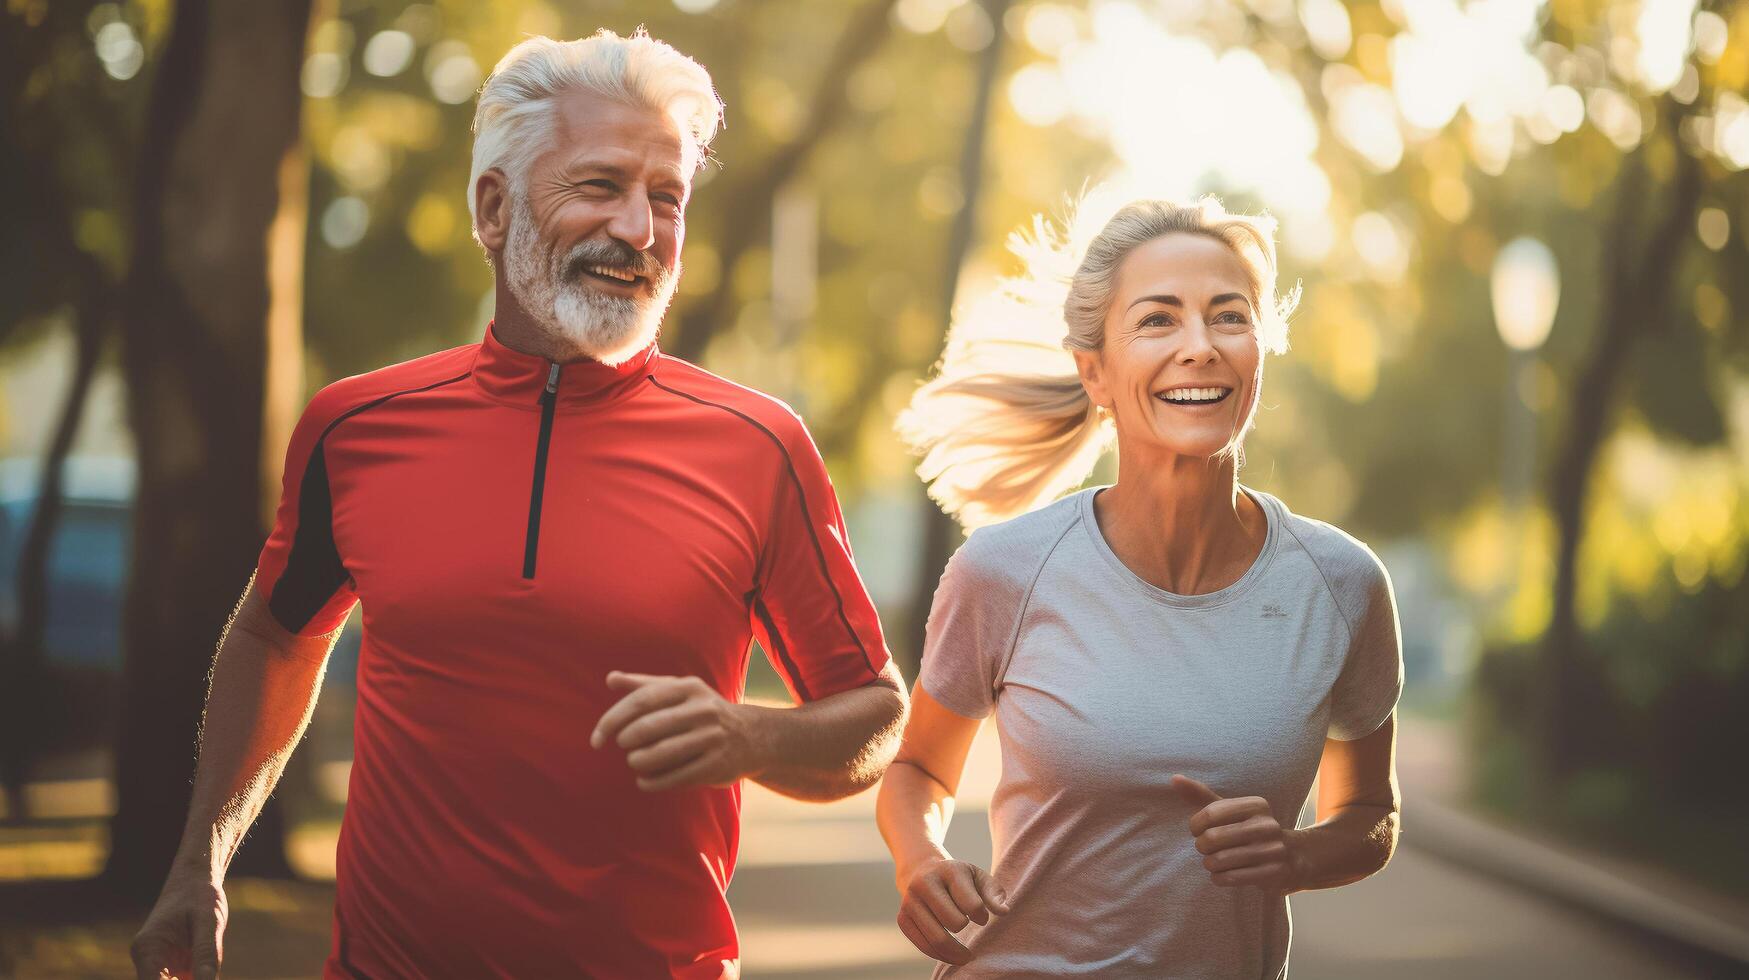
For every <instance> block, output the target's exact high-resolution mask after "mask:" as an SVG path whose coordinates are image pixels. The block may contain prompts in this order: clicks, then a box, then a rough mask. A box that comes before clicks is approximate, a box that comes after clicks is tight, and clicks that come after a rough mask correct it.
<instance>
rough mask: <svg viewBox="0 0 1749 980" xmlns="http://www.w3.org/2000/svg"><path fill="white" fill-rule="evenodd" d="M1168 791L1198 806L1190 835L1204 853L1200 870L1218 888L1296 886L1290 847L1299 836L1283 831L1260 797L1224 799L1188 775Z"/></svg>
mask: <svg viewBox="0 0 1749 980" xmlns="http://www.w3.org/2000/svg"><path fill="white" fill-rule="evenodd" d="M1172 788H1173V789H1174V790H1176V791H1178V792H1179V793H1181V794H1182V795H1183V796H1184V798H1185V799H1187V800H1189V801H1190V802H1191V803H1194V804H1199V805H1201V807H1202V809H1200V810H1198V811H1197V812H1196V813H1195V814H1194V815H1193V816H1191V818H1190V833H1191V836H1193V837H1195V838H1196V849H1197V850H1198V851H1201V852H1202V855H1203V858H1202V865H1203V867H1205V868H1207V869H1208V872H1209V880H1210V881H1213V882H1214V883H1215V884H1217V885H1222V886H1225V887H1233V886H1237V885H1258V886H1261V887H1263V888H1267V889H1270V890H1272V891H1278V892H1282V893H1284V894H1285V893H1287V892H1291V891H1294V890H1295V889H1296V887H1297V884H1296V880H1297V864H1296V861H1295V853H1294V847H1295V843H1296V836H1295V835H1296V834H1297V831H1293V830H1283V829H1282V826H1281V824H1280V823H1279V822H1277V821H1276V819H1275V815H1274V814H1272V813H1271V812H1270V810H1269V801H1268V800H1265V799H1264V798H1263V797H1261V796H1239V797H1234V798H1233V799H1223V798H1222V797H1221V795H1220V794H1219V793H1216V792H1215V791H1214V790H1212V789H1209V788H1208V787H1207V786H1205V785H1203V784H1202V783H1199V782H1197V781H1196V780H1194V779H1191V778H1190V777H1189V776H1182V775H1179V776H1173V777H1172Z"/></svg>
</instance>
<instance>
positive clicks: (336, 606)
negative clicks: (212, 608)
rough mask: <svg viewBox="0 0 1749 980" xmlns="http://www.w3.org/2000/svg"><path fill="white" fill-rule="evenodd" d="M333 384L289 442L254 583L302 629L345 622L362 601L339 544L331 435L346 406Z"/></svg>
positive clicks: (324, 629) (312, 631)
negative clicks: (329, 451)
mask: <svg viewBox="0 0 1749 980" xmlns="http://www.w3.org/2000/svg"><path fill="white" fill-rule="evenodd" d="M337 401H338V397H337V396H336V394H335V393H334V390H333V388H332V387H330V388H327V389H324V390H323V391H321V392H319V393H318V394H317V395H316V397H315V398H314V399H313V400H311V402H310V404H309V406H308V407H306V408H305V409H304V413H303V415H302V416H301V417H299V419H298V424H297V427H296V428H294V429H293V430H292V437H291V443H290V445H288V446H287V447H286V454H285V475H284V478H283V481H282V483H281V486H280V497H279V509H278V510H277V511H276V512H275V516H274V521H273V531H272V533H270V534H269V535H268V537H267V543H266V544H265V545H263V546H262V549H261V556H260V558H259V559H258V560H257V561H256V565H255V585H254V588H255V591H256V592H257V593H258V594H260V595H261V596H262V598H264V599H266V600H267V608H268V609H269V610H271V611H272V613H273V617H274V618H275V619H276V620H278V621H279V624H280V625H281V626H283V627H285V628H286V630H287V631H289V632H291V633H296V634H298V635H301V636H321V635H324V634H327V633H332V632H334V631H335V630H337V629H339V628H340V627H341V626H343V625H345V623H346V617H347V616H348V615H349V614H350V613H351V612H352V607H353V605H355V604H356V603H357V601H358V599H357V596H356V595H355V594H354V592H353V588H352V577H351V575H350V574H349V573H348V572H347V571H346V566H345V564H344V563H343V562H342V561H341V558H340V553H339V550H338V549H337V548H336V546H335V544H334V501H333V497H332V496H331V494H330V492H329V482H328V460H327V454H326V442H327V435H328V432H329V431H330V429H331V427H332V423H333V422H334V420H335V419H336V418H338V417H341V415H342V413H343V408H342V407H341V406H340V405H338V404H336V403H337Z"/></svg>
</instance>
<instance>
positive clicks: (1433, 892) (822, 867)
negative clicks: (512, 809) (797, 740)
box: [729, 735, 1707, 980]
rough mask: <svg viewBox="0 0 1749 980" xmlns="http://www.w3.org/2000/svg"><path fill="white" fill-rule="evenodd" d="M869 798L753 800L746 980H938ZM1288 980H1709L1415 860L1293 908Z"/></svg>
mask: <svg viewBox="0 0 1749 980" xmlns="http://www.w3.org/2000/svg"><path fill="white" fill-rule="evenodd" d="M995 767H996V760H995V757H994V744H993V742H992V741H991V740H990V739H989V738H987V737H986V736H984V735H980V743H979V746H978V748H977V749H975V750H974V756H973V759H972V761H971V763H970V764H969V765H968V775H967V785H966V787H965V791H964V793H963V794H962V795H963V799H964V801H965V804H966V806H967V808H966V809H965V810H964V811H962V812H961V813H960V814H958V816H957V817H956V819H955V821H954V825H953V830H952V835H951V837H950V839H949V846H950V849H951V850H953V852H954V853H955V855H956V856H960V857H963V858H966V859H968V860H973V861H978V862H980V863H983V864H984V866H986V867H988V862H989V857H990V838H989V832H988V824H987V822H986V813H985V811H984V810H983V809H982V808H981V807H982V802H981V801H982V800H983V799H987V798H988V797H987V794H988V791H989V788H990V783H991V781H992V780H993V778H994V773H995ZM873 811H874V799H873V794H872V793H870V794H865V795H864V796H861V797H856V798H853V799H850V800H845V801H842V802H840V803H835V804H831V805H829V806H811V805H807V804H800V803H795V802H792V801H789V800H785V799H782V798H780V797H777V796H775V795H773V794H770V793H768V792H766V791H764V790H761V789H760V788H758V787H756V786H751V785H750V786H749V787H748V789H747V796H746V798H745V814H746V819H745V822H744V824H743V826H744V831H743V844H742V852H741V859H740V866H739V870H738V871H737V872H736V875H735V882H734V885H733V886H732V888H731V890H730V893H729V898H730V901H731V903H732V904H733V905H734V908H735V915H736V919H737V921H738V923H739V924H740V927H741V935H742V943H743V957H744V958H743V961H742V962H743V975H744V976H745V977H746V978H748V980H761V978H765V977H772V978H794V980H799V978H804V977H819V978H828V977H831V978H844V980H875V978H880V980H888V978H893V980H897V978H916V977H924V976H927V975H928V971H929V968H930V967H929V961H927V960H926V959H925V958H924V957H923V956H922V955H921V954H920V953H918V952H917V951H916V950H915V949H914V948H912V946H911V944H910V943H909V942H907V941H906V940H905V938H904V936H903V935H901V934H900V933H899V931H898V928H897V927H896V926H894V925H893V915H894V913H895V912H896V911H897V908H898V900H897V896H896V894H895V892H894V890H893V883H892V871H891V866H890V864H889V863H888V861H887V856H886V850H885V848H884V847H883V846H882V844H881V840H880V836H879V834H878V833H877V832H876V830H875V828H874V818H873ZM1292 907H1293V914H1294V941H1293V951H1292V954H1291V956H1292V958H1291V960H1290V964H1291V975H1292V977H1293V978H1294V980H1326V978H1328V980H1337V978H1341V980H1371V978H1379V980H1383V978H1405V977H1413V978H1416V980H1446V978H1450V980H1459V978H1462V980H1471V978H1490V980H1512V978H1518V977H1524V978H1533V977H1534V978H1546V977H1587V978H1593V980H1611V978H1623V980H1627V978H1633V980H1662V978H1686V977H1703V976H1706V975H1707V974H1705V973H1704V972H1699V971H1697V970H1695V969H1693V968H1684V967H1683V966H1680V965H1678V964H1676V963H1673V962H1670V958H1669V957H1668V956H1666V955H1663V951H1660V950H1657V949H1653V948H1651V947H1649V946H1647V945H1645V944H1644V943H1642V942H1641V941H1640V940H1639V939H1638V938H1637V937H1635V936H1633V935H1629V934H1624V933H1623V932H1622V931H1621V930H1619V929H1616V928H1614V927H1611V926H1609V925H1607V924H1604V923H1601V922H1599V921H1597V920H1595V919H1593V918H1592V917H1590V916H1589V915H1587V914H1584V913H1582V912H1579V911H1576V910H1573V909H1570V908H1568V907H1566V906H1563V905H1560V904H1558V903H1555V902H1553V901H1550V900H1547V899H1543V898H1541V897H1538V896H1535V895H1530V894H1526V893H1524V892H1522V891H1520V890H1518V889H1515V888H1513V887H1511V886H1509V885H1505V884H1502V883H1499V882H1497V881H1496V880H1495V879H1492V878H1489V877H1484V876H1482V875H1479V874H1477V873H1475V872H1472V871H1469V870H1466V869H1464V868H1461V867H1457V866H1454V865H1452V864H1449V863H1446V862H1445V861H1443V860H1441V859H1438V858H1435V857H1433V856H1431V855H1429V854H1427V853H1425V852H1422V851H1419V850H1417V849H1415V848H1414V847H1412V846H1404V847H1402V848H1400V849H1399V850H1398V852H1397V856H1396V858H1395V859H1394V860H1393V861H1392V862H1391V865H1390V867H1389V868H1387V869H1386V870H1385V872H1384V873H1382V874H1380V875H1378V876H1376V877H1374V878H1372V879H1369V880H1367V881H1364V882H1361V883H1359V884H1356V885H1351V886H1349V887H1347V888H1342V889H1336V890H1332V891H1326V892H1313V893H1308V894H1304V895H1300V896H1296V897H1295V898H1294V899H1293V906H1292Z"/></svg>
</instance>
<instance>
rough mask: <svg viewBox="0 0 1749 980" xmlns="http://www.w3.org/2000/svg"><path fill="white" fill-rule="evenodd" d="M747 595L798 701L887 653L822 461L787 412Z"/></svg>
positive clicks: (864, 672) (844, 684) (856, 679)
mask: <svg viewBox="0 0 1749 980" xmlns="http://www.w3.org/2000/svg"><path fill="white" fill-rule="evenodd" d="M785 421H787V422H789V423H791V424H790V425H789V426H786V429H788V430H789V431H786V432H785V433H784V435H785V436H787V438H780V439H778V443H779V446H780V448H781V449H782V450H783V460H782V463H781V465H782V466H783V468H784V472H782V473H780V474H778V480H777V492H776V497H777V499H776V502H775V506H774V508H773V514H772V518H771V527H770V529H769V534H768V538H767V542H766V545H765V555H764V557H763V559H762V564H763V569H762V572H761V576H760V584H759V588H758V590H757V591H756V592H755V595H754V599H753V608H752V612H753V621H752V626H753V633H754V635H755V636H756V637H757V638H758V639H759V643H760V645H761V646H763V647H764V648H765V652H766V655H767V656H768V657H769V658H770V659H771V661H772V666H773V667H774V668H776V669H777V671H778V673H779V674H781V675H782V676H783V679H784V683H785V684H786V685H788V687H789V689H790V693H791V694H792V695H793V696H794V697H795V699H796V700H797V701H798V702H806V701H815V700H818V699H820V698H823V697H827V696H829V695H833V694H838V693H841V692H843V691H848V690H851V689H852V688H857V687H862V686H864V685H866V684H868V683H870V682H872V681H874V680H875V679H877V678H878V677H879V676H880V672H881V670H882V669H883V668H885V667H886V665H887V661H888V660H889V659H890V658H889V656H888V653H887V647H886V640H885V639H884V638H883V636H882V635H881V624H880V618H879V617H878V615H877V614H876V612H875V607H874V601H873V600H872V599H870V598H869V595H868V590H867V589H866V588H865V587H864V586H863V583H862V577H861V576H859V575H858V574H857V572H856V565H855V563H854V561H853V558H852V553H851V549H850V534H849V532H848V531H847V530H846V529H845V526H844V514H843V512H842V511H841V510H840V508H839V505H838V495H837V493H836V492H834V490H833V488H832V481H831V480H830V479H829V478H828V477H827V475H826V464H825V463H824V462H823V461H822V460H821V459H820V452H819V450H818V449H817V448H815V446H814V442H813V439H812V438H810V437H809V436H808V433H807V430H806V429H805V428H803V427H802V425H801V421H800V420H799V419H796V418H795V417H794V416H793V415H792V416H788V417H787V419H786V420H785Z"/></svg>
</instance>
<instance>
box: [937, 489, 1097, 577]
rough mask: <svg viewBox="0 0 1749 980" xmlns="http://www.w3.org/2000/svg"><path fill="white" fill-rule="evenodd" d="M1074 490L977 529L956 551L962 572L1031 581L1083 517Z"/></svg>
mask: <svg viewBox="0 0 1749 980" xmlns="http://www.w3.org/2000/svg"><path fill="white" fill-rule="evenodd" d="M1092 492H1093V491H1092V490H1083V491H1080V492H1079V493H1072V494H1070V495H1069V496H1067V497H1063V498H1061V499H1060V500H1057V501H1055V502H1054V503H1050V504H1047V505H1045V506H1043V507H1040V508H1038V509H1037V510H1034V511H1029V512H1027V513H1025V514H1022V515H1020V516H1019V517H1014V518H1010V519H1008V520H1006V521H1002V522H1000V523H996V524H986V525H984V526H983V527H980V528H978V529H976V530H974V531H973V532H972V533H971V535H970V536H969V537H967V538H966V541H965V544H962V545H960V548H959V551H957V552H955V553H954V556H953V563H954V564H955V565H956V566H959V567H958V568H957V569H956V571H957V572H959V573H960V574H962V575H966V576H968V577H972V578H976V579H978V580H981V581H986V582H991V583H995V582H1002V581H1013V580H1026V581H1030V580H1031V579H1032V577H1033V573H1035V572H1036V571H1037V570H1038V566H1040V565H1041V564H1043V563H1044V561H1045V559H1046V558H1047V557H1049V555H1050V553H1051V551H1052V550H1053V549H1054V548H1055V547H1056V545H1057V543H1058V542H1060V541H1061V540H1062V539H1063V535H1064V534H1065V533H1066V532H1067V531H1068V530H1069V529H1070V528H1071V527H1073V526H1074V525H1075V524H1076V523H1077V522H1078V521H1079V520H1080V519H1081V513H1082V509H1081V507H1082V505H1081V500H1080V498H1081V496H1082V495H1083V494H1088V493H1092Z"/></svg>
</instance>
